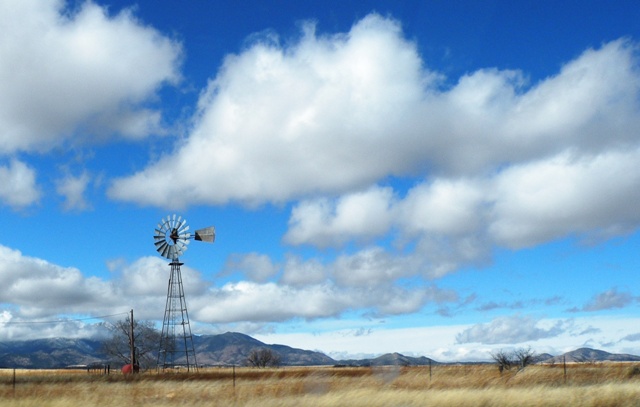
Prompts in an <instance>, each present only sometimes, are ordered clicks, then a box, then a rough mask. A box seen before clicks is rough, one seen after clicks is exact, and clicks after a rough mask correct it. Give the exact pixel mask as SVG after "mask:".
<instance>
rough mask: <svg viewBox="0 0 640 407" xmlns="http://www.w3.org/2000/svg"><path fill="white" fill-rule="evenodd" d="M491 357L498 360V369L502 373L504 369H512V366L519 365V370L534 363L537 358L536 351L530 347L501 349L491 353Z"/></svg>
mask: <svg viewBox="0 0 640 407" xmlns="http://www.w3.org/2000/svg"><path fill="white" fill-rule="evenodd" d="M491 358H492V359H493V360H494V361H495V362H496V365H497V366H498V370H500V373H502V372H503V371H504V370H510V369H511V367H513V366H517V367H518V371H520V370H522V369H524V368H525V367H527V366H529V365H531V364H533V363H534V362H535V360H536V353H535V352H534V351H533V350H532V349H531V348H530V347H529V348H518V349H515V350H513V351H511V352H507V351H504V350H502V349H500V350H499V351H497V352H494V353H491Z"/></svg>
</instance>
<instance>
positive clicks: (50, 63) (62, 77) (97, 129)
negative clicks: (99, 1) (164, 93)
mask: <svg viewBox="0 0 640 407" xmlns="http://www.w3.org/2000/svg"><path fill="white" fill-rule="evenodd" d="M65 7H66V5H65V2H64V1H62V0H45V1H38V0H24V1H17V2H3V3H2V4H1V5H0V36H1V37H2V39H3V46H2V47H1V48H0V106H1V107H0V134H2V137H1V138H0V154H1V153H12V152H16V151H43V150H47V149H49V148H51V147H52V146H55V145H58V144H60V142H61V141H62V140H64V139H66V138H69V137H72V136H73V135H74V134H77V133H82V134H91V135H97V136H100V137H104V136H107V135H110V134H112V133H114V132H115V133H117V134H120V135H122V136H124V137H130V138H139V137H144V136H147V135H148V134H150V133H153V132H159V131H161V130H162V129H161V117H160V114H159V112H158V111H155V110H153V109H151V108H149V107H147V106H145V103H146V102H147V101H148V100H150V98H151V97H153V96H154V93H155V91H156V90H157V89H158V88H159V87H160V86H161V85H162V84H163V83H165V82H176V81H177V80H178V79H179V73H178V64H179V62H180V57H181V48H180V46H179V44H177V43H175V42H173V41H171V40H169V39H167V38H165V37H163V36H162V35H161V34H160V33H159V32H157V31H156V30H154V29H152V28H150V27H146V26H144V25H142V24H141V23H140V22H139V21H137V20H136V19H135V18H134V17H133V15H132V14H131V13H130V12H128V11H124V12H122V13H120V14H118V15H116V16H109V15H108V14H107V12H106V10H105V9H103V8H101V7H99V6H98V5H96V4H94V3H92V2H84V3H82V5H81V6H79V8H78V9H69V8H65Z"/></svg>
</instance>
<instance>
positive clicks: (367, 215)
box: [284, 187, 393, 247]
mask: <svg viewBox="0 0 640 407" xmlns="http://www.w3.org/2000/svg"><path fill="white" fill-rule="evenodd" d="M392 194H393V192H392V189H391V188H388V187H387V188H370V189H368V190H367V191H364V192H355V193H352V194H348V195H345V196H343V197H341V198H340V199H338V200H337V202H331V201H330V200H329V199H326V198H324V199H317V200H313V201H305V202H302V203H300V204H298V205H296V207H294V208H293V210H292V213H291V218H290V219H289V231H288V232H287V234H286V235H285V236H284V240H285V242H287V243H290V244H294V245H296V244H303V243H308V244H309V243H310V244H313V245H314V246H319V247H327V246H341V245H342V244H344V243H345V242H346V241H349V240H351V239H354V238H356V239H371V238H374V237H378V236H381V235H383V234H384V233H386V232H387V231H388V229H389V227H390V225H391V216H390V215H391V214H390V205H391V203H392V199H393V196H392Z"/></svg>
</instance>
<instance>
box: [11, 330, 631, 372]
mask: <svg viewBox="0 0 640 407" xmlns="http://www.w3.org/2000/svg"><path fill="white" fill-rule="evenodd" d="M193 342H194V346H195V348H196V355H197V360H198V364H199V365H205V366H225V365H226V366H228V365H236V366H242V365H245V363H246V360H247V356H249V353H250V352H251V351H252V350H254V349H260V348H266V349H271V350H272V351H274V352H276V353H277V354H278V355H279V356H280V359H281V365H283V366H316V365H317V366H319V365H335V366H427V365H429V364H432V365H438V364H443V363H440V362H436V361H434V360H433V359H429V358H427V357H424V356H421V357H410V356H405V355H402V354H400V353H387V354H385V355H382V356H379V357H377V358H370V359H358V360H355V359H350V360H339V361H336V360H334V359H332V358H330V357H329V356H327V355H325V354H324V353H321V352H315V351H310V350H304V349H297V348H292V347H290V346H286V345H278V344H273V345H271V344H265V343H264V342H261V341H259V340H257V339H255V338H252V337H250V336H248V335H244V334H241V333H236V332H227V333H224V334H221V335H196V336H194V338H193ZM101 347H102V343H101V342H100V341H98V340H95V339H68V338H55V339H34V340H25V341H7V342H0V368H27V369H57V368H64V367H68V366H72V365H91V364H101V363H110V364H111V365H112V366H114V367H116V368H117V366H119V364H120V363H121V362H113V361H112V362H108V360H109V357H108V356H106V355H104V354H103V353H102V351H101ZM563 357H564V358H565V359H566V361H567V362H583V363H584V362H586V363H589V362H604V361H615V362H639V361H640V356H635V355H627V354H615V353H609V352H605V351H601V350H596V349H590V348H580V349H577V350H574V351H571V352H567V353H565V354H564V355H559V356H552V355H549V354H540V355H538V356H537V357H536V362H542V363H562V361H563Z"/></svg>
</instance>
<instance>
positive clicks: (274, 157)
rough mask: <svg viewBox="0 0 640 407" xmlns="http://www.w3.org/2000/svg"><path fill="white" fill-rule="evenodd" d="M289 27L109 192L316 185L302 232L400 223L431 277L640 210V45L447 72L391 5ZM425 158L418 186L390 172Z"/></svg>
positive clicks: (248, 191) (248, 55) (613, 231)
mask: <svg viewBox="0 0 640 407" xmlns="http://www.w3.org/2000/svg"><path fill="white" fill-rule="evenodd" d="M283 43H285V44H286V45H282V44H281V43H279V42H278V40H277V39H275V40H274V39H273V36H270V37H269V38H265V39H262V40H256V41H254V42H253V43H252V44H250V46H249V47H248V48H247V49H245V50H244V51H243V52H241V53H239V54H237V55H230V56H228V57H227V58H226V60H225V63H224V64H223V67H222V68H221V69H220V71H219V72H218V73H217V75H216V77H215V78H213V79H212V80H211V81H210V83H209V86H208V88H207V89H206V90H205V91H204V92H203V93H202V95H201V98H200V101H199V105H198V114H197V115H196V117H195V118H194V120H195V124H194V127H193V129H192V131H191V133H190V134H189V135H188V137H187V138H186V139H185V140H184V142H183V143H181V144H180V145H178V146H176V149H175V151H174V152H173V154H171V155H166V156H164V157H162V158H160V159H159V160H158V161H157V162H154V163H150V164H149V166H148V167H147V168H146V169H144V170H142V171H140V172H139V173H137V174H134V175H132V176H129V177H126V178H121V179H117V180H115V181H114V183H113V184H112V185H111V188H110V190H109V194H110V196H111V197H112V198H115V199H121V200H128V201H134V202H137V203H140V204H145V205H162V206H170V207H176V208H177V207H184V206H187V205H191V204H199V203H201V204H221V203H228V202H234V201H235V202H243V203H245V204H248V205H254V204H259V203H264V202H285V201H290V200H293V201H295V200H298V199H301V198H302V199H303V200H302V201H297V202H296V203H295V204H294V206H293V208H292V211H291V216H290V219H289V230H288V232H287V233H286V235H285V237H284V241H285V242H286V243H289V244H292V245H302V244H310V245H314V246H317V247H341V246H343V245H345V244H347V243H349V242H351V241H353V240H355V241H358V242H370V241H375V239H378V238H388V236H389V235H388V234H389V233H390V232H391V231H394V230H397V231H398V232H399V234H398V236H397V237H399V240H398V242H399V243H400V244H401V245H402V244H404V243H406V242H407V241H408V240H407V239H409V240H411V239H415V242H417V245H416V247H417V252H416V254H417V255H422V256H427V257H423V259H422V260H421V262H422V263H425V262H426V263H428V264H429V266H428V267H429V269H430V271H429V272H428V273H429V274H430V275H432V276H440V275H443V274H446V273H448V272H450V271H452V270H455V269H456V268H458V267H460V265H461V264H468V263H473V264H477V263H482V262H485V261H486V260H487V258H488V257H489V253H490V248H491V247H492V246H494V245H501V246H505V247H510V248H521V247H528V246H532V245H536V244H539V243H543V242H546V241H549V240H553V239H558V238H562V237H565V236H568V235H576V234H578V235H581V236H589V237H593V236H595V237H599V238H601V237H605V238H606V237H610V236H615V235H618V234H622V233H628V232H630V231H633V230H635V229H636V228H637V227H638V225H640V210H639V209H638V208H637V207H634V206H633V205H628V204H627V203H628V202H632V201H636V200H638V198H639V197H640V196H639V194H640V192H638V191H640V171H639V170H638V169H637V167H636V166H635V163H636V162H638V159H639V158H640V140H639V139H638V136H637V131H636V130H635V129H637V128H638V125H639V124H640V106H639V103H640V102H639V100H640V98H638V94H639V90H640V74H639V72H638V70H637V68H636V67H637V58H636V53H635V50H636V45H635V44H633V43H631V42H629V41H625V40H618V41H613V42H611V43H608V44H604V45H603V46H602V47H601V48H598V49H588V50H586V51H585V52H584V53H583V54H582V55H580V56H578V57H577V58H576V59H575V60H573V61H569V62H568V63H566V64H565V65H564V66H562V68H561V70H560V71H559V72H558V73H557V74H556V75H554V76H550V77H548V78H545V79H543V80H541V81H539V82H538V83H533V84H530V83H528V82H527V80H526V77H525V74H523V73H521V72H518V71H501V70H498V69H494V68H488V69H481V70H478V71H476V72H471V73H469V74H467V75H465V76H463V77H461V78H459V80H458V81H457V83H453V84H452V85H451V86H449V87H445V86H443V81H442V75H440V74H439V73H437V72H432V71H429V70H428V69H426V68H425V61H422V60H421V59H420V56H419V54H418V52H417V49H416V46H415V44H414V43H412V42H411V41H408V40H406V39H405V38H403V36H402V31H401V27H400V26H399V24H398V23H397V22H396V21H394V20H391V19H386V18H383V17H381V16H379V15H376V14H372V15H369V16H367V17H365V18H364V19H362V20H361V21H359V22H357V23H356V24H354V26H353V27H352V28H351V30H350V31H349V32H348V33H344V34H336V35H322V36H321V35H316V33H315V30H314V27H313V26H312V25H306V26H305V29H304V30H303V33H302V35H301V37H300V38H299V39H297V41H286V42H283ZM194 162H195V163H198V165H196V166H194V165H193V163H194ZM414 175H419V176H422V177H423V178H422V180H421V181H420V180H417V181H416V182H415V185H414V186H413V187H411V188H410V189H409V190H408V191H403V190H394V189H393V187H391V186H381V185H379V183H380V182H383V181H385V180H387V179H388V177H390V176H391V177H394V176H401V177H402V176H407V177H412V176H414ZM172 177H175V179H174V180H172ZM178 180H179V182H178ZM291 275H292V274H291V273H289V274H288V276H291Z"/></svg>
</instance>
